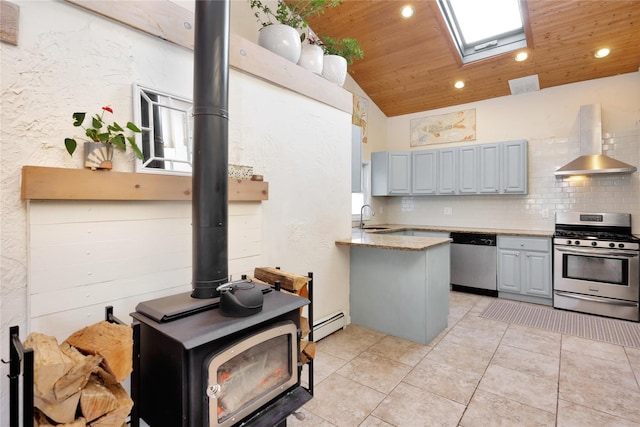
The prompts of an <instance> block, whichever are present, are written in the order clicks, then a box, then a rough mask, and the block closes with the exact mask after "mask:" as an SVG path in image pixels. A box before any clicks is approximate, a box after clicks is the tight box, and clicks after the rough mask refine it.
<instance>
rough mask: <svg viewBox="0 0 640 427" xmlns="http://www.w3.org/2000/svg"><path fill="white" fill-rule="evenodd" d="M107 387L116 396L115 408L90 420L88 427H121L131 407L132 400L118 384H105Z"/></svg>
mask: <svg viewBox="0 0 640 427" xmlns="http://www.w3.org/2000/svg"><path fill="white" fill-rule="evenodd" d="M107 388H108V389H109V391H110V392H111V393H113V395H114V396H115V397H116V400H117V409H115V410H113V411H111V412H109V413H107V414H106V415H104V416H102V417H100V418H98V419H97V420H95V421H93V422H90V423H89V424H88V425H89V426H90V427H121V426H122V425H123V424H124V422H125V420H126V419H127V417H128V416H129V413H130V412H131V408H133V400H131V398H130V397H129V395H128V394H127V392H126V391H125V389H124V388H123V387H122V386H121V385H120V384H111V385H107Z"/></svg>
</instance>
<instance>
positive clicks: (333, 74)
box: [321, 35, 364, 86]
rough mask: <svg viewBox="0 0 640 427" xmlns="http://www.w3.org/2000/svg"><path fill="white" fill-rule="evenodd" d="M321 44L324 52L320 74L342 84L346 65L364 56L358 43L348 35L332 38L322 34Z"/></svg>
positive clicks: (345, 74)
mask: <svg viewBox="0 0 640 427" xmlns="http://www.w3.org/2000/svg"><path fill="white" fill-rule="evenodd" d="M321 46H322V50H323V51H324V54H325V57H324V61H323V66H322V76H323V77H324V78H326V79H327V80H329V81H332V82H334V83H337V84H338V85H340V86H342V85H343V84H344V81H345V79H346V78H347V66H349V65H352V64H353V62H354V61H355V60H357V59H362V58H364V52H363V51H362V48H361V47H360V43H359V42H358V40H356V39H354V38H350V37H345V38H341V39H334V38H332V37H329V36H326V35H324V36H322V42H321Z"/></svg>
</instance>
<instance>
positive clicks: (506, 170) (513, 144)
mask: <svg viewBox="0 0 640 427" xmlns="http://www.w3.org/2000/svg"><path fill="white" fill-rule="evenodd" d="M527 164H528V162H527V141H524V140H523V141H509V142H504V143H502V168H501V169H502V191H503V192H504V193H509V194H526V193H527Z"/></svg>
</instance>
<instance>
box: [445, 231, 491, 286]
mask: <svg viewBox="0 0 640 427" xmlns="http://www.w3.org/2000/svg"><path fill="white" fill-rule="evenodd" d="M451 240H452V242H451V289H453V290H455V291H463V292H472V293H476V294H482V295H490V296H494V297H497V296H498V279H497V268H498V267H497V256H498V255H497V250H496V235H495V234H480V233H459V232H453V233H451Z"/></svg>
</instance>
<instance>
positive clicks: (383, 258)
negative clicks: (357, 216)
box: [336, 229, 451, 344]
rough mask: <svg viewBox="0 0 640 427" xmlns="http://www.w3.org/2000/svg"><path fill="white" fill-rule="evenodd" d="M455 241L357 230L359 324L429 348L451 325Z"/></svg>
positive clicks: (353, 246) (354, 282)
mask: <svg viewBox="0 0 640 427" xmlns="http://www.w3.org/2000/svg"><path fill="white" fill-rule="evenodd" d="M450 242H451V239H448V238H440V237H407V236H398V235H385V234H378V233H372V232H368V231H366V230H362V229H353V231H352V235H351V238H350V239H345V240H339V241H336V244H338V245H346V246H350V253H351V272H350V286H351V289H350V297H349V304H350V311H351V322H352V323H353V324H355V325H359V326H363V327H366V328H369V329H373V330H377V331H380V332H384V333H386V334H389V335H393V336H396V337H400V338H405V339H408V340H411V341H414V342H417V343H420V344H428V343H429V342H430V341H432V340H433V339H434V338H435V337H436V336H438V334H439V333H440V332H442V331H443V330H444V329H445V328H446V327H447V319H448V315H449V274H450V272H449V249H450Z"/></svg>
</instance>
